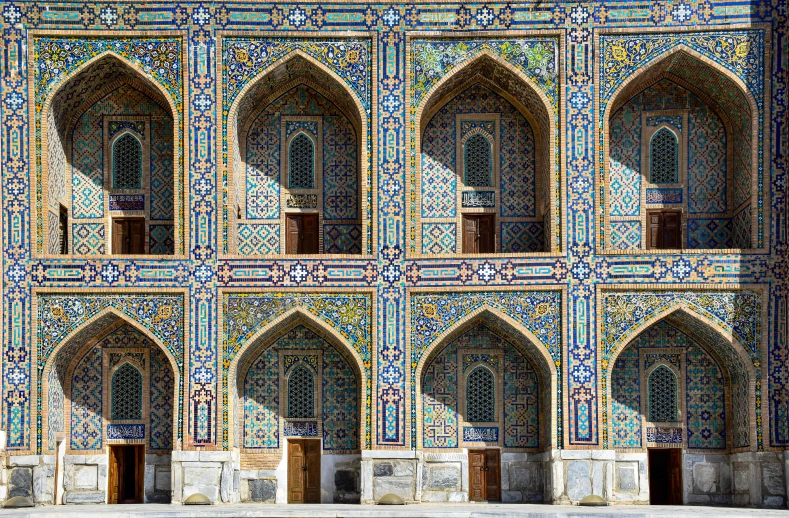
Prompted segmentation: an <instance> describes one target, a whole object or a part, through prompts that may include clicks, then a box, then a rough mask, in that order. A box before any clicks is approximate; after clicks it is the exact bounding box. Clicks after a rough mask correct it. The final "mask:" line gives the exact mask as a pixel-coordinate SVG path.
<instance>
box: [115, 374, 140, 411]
mask: <svg viewBox="0 0 789 518" xmlns="http://www.w3.org/2000/svg"><path fill="white" fill-rule="evenodd" d="M112 418H113V419H142V374H140V371H138V370H137V369H136V368H134V366H132V365H131V364H129V363H124V364H123V365H122V366H121V367H119V368H118V370H116V371H115V373H114V374H113V375H112Z"/></svg>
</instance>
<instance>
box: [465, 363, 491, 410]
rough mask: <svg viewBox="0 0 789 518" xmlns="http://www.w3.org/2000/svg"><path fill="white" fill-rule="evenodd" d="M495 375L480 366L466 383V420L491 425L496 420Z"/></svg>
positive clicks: (472, 372) (469, 376)
mask: <svg viewBox="0 0 789 518" xmlns="http://www.w3.org/2000/svg"><path fill="white" fill-rule="evenodd" d="M495 386H496V384H495V382H494V378H493V373H492V372H490V370H488V369H486V368H485V367H482V366H479V367H477V368H475V369H474V370H473V371H471V373H470V374H469V375H468V379H467V381H466V413H467V414H468V415H467V416H466V420H467V421H468V422H470V423H491V422H494V421H495V420H496V395H495Z"/></svg>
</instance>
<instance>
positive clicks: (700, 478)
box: [693, 462, 719, 494]
mask: <svg viewBox="0 0 789 518" xmlns="http://www.w3.org/2000/svg"><path fill="white" fill-rule="evenodd" d="M718 485H719V482H718V465H717V464H708V463H706V462H697V463H696V464H694V465H693V486H694V487H693V492H694V493H696V494H706V493H717V492H718V487H719V486H718Z"/></svg>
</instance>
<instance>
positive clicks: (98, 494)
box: [63, 491, 104, 504]
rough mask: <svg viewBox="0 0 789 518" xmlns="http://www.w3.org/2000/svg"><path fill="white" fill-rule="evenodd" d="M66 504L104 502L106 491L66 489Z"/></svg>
mask: <svg viewBox="0 0 789 518" xmlns="http://www.w3.org/2000/svg"><path fill="white" fill-rule="evenodd" d="M63 502H64V503H66V504H103V503H104V491H66V494H65V495H63Z"/></svg>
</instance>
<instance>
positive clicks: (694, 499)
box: [685, 494, 711, 504]
mask: <svg viewBox="0 0 789 518" xmlns="http://www.w3.org/2000/svg"><path fill="white" fill-rule="evenodd" d="M685 499H686V502H685V503H686V504H709V503H710V500H711V499H710V497H709V495H694V494H689V495H685Z"/></svg>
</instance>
